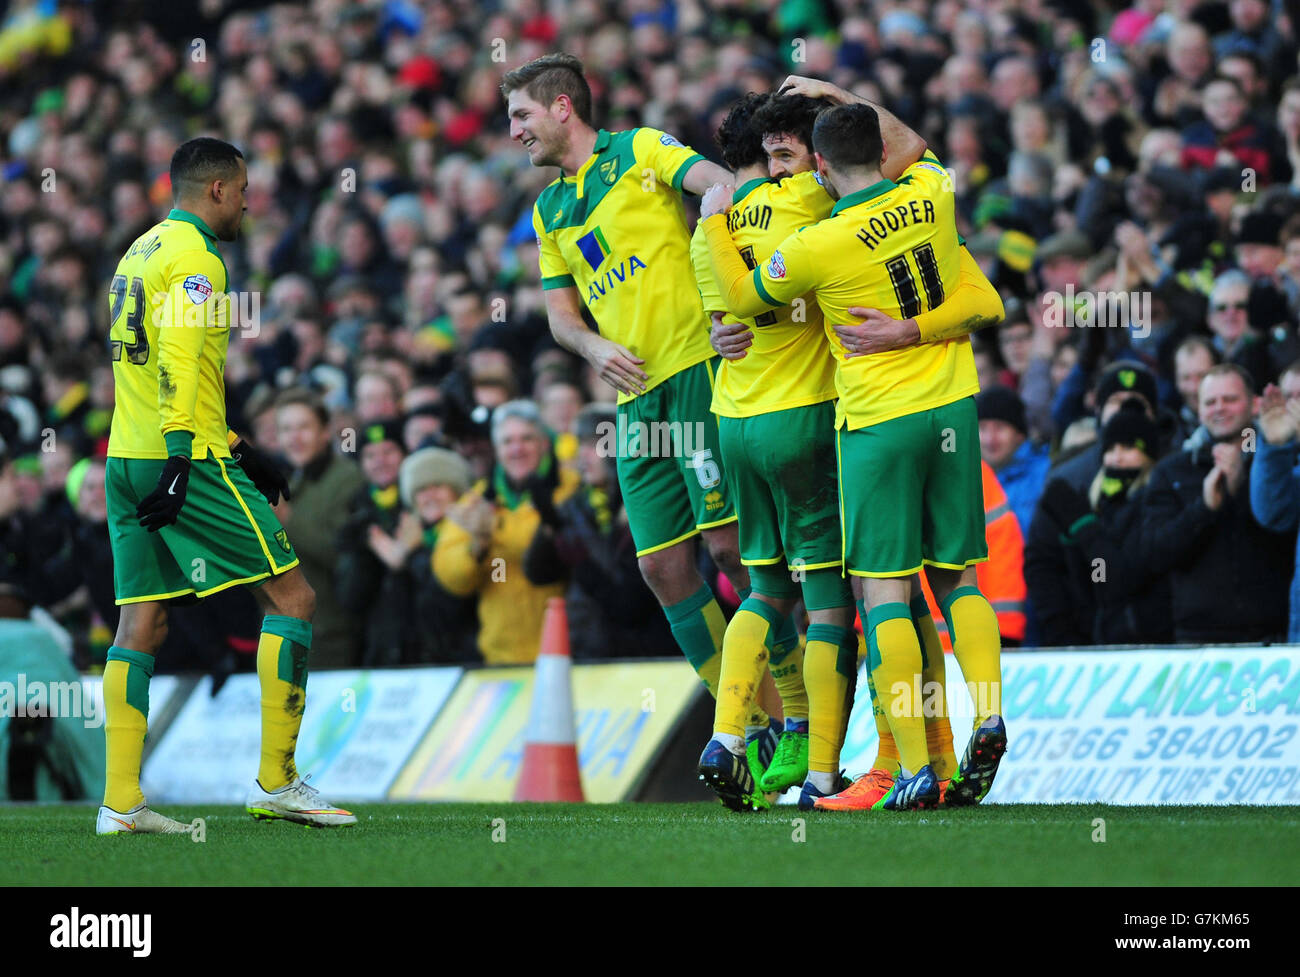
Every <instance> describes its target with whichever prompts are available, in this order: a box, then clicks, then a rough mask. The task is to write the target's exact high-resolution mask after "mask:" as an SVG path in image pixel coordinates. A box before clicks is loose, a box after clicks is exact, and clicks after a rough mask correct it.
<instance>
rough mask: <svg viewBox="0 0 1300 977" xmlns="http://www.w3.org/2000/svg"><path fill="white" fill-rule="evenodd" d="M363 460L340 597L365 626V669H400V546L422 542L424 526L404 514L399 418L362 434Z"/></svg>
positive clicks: (342, 553)
mask: <svg viewBox="0 0 1300 977" xmlns="http://www.w3.org/2000/svg"><path fill="white" fill-rule="evenodd" d="M358 439H359V443H360V447H359V451H358V455H359V457H360V462H361V474H362V475H363V476H364V478H365V484H364V485H363V486H362V487H361V488H360V489H358V490H357V492H356V494H355V495H353V497H352V499H351V500H350V502H349V503H348V516H347V522H346V523H345V524H344V526H343V528H342V529H341V530H340V531H339V536H338V555H337V558H336V565H335V591H334V593H335V596H336V597H337V599H338V602H339V605H340V606H341V607H342V608H343V609H344V610H345V611H346V612H348V613H349V614H351V615H352V616H353V617H354V618H355V619H356V620H357V622H358V623H359V625H360V629H361V634H362V652H361V664H362V666H363V667H365V668H375V667H379V666H383V665H397V664H400V663H401V661H402V658H403V643H404V637H405V632H406V630H407V629H408V622H407V620H406V618H407V617H408V616H409V611H410V606H409V601H410V589H411V588H410V579H409V577H408V576H407V575H406V566H405V563H406V561H405V559H404V557H405V553H402V554H401V556H402V557H403V559H385V556H389V557H393V556H395V555H397V552H398V550H399V549H400V547H399V546H394V545H393V541H394V540H397V541H398V542H399V543H400V544H402V545H403V546H407V545H408V544H409V545H413V542H414V540H416V539H418V538H419V536H420V525H419V520H418V519H417V517H416V516H415V514H414V513H412V512H410V511H409V510H405V509H403V508H402V504H401V493H400V491H399V489H398V485H397V478H398V473H399V472H400V470H401V465H402V459H403V458H405V456H406V449H405V447H404V446H403V442H402V425H401V422H400V421H399V420H397V419H396V418H388V419H385V420H380V421H375V422H373V423H371V424H367V425H365V426H364V427H362V428H361V430H360V431H359V432H358Z"/></svg>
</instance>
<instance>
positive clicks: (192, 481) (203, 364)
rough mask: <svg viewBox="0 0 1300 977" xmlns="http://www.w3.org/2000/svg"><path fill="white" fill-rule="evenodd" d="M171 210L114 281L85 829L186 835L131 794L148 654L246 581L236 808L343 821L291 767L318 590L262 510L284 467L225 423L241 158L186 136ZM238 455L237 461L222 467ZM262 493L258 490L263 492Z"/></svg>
mask: <svg viewBox="0 0 1300 977" xmlns="http://www.w3.org/2000/svg"><path fill="white" fill-rule="evenodd" d="M171 183H172V194H173V198H174V200H175V207H174V209H173V210H172V211H171V213H169V214H168V215H167V218H166V219H165V220H163V221H162V222H160V223H158V224H155V225H154V226H153V227H152V228H150V229H149V230H148V231H146V232H145V233H144V234H142V235H141V236H140V237H139V238H137V239H136V240H135V242H134V243H133V244H132V245H131V247H130V248H129V249H128V250H127V253H126V254H125V256H123V258H122V260H121V261H120V262H119V263H118V266H117V271H116V274H114V276H113V279H112V283H111V284H110V286H109V294H108V303H109V323H110V325H109V351H110V355H111V356H112V359H113V380H114V393H115V398H116V406H115V408H114V411H113V424H112V430H111V433H110V435H109V445H108V462H107V465H106V471H105V495H106V496H107V503H108V523H109V535H110V540H111V544H112V549H113V577H114V580H113V586H114V591H115V593H116V597H117V603H118V604H119V605H121V607H122V616H121V621H120V623H119V624H118V628H117V635H116V637H115V638H114V643H113V647H112V648H110V649H109V652H108V660H107V663H106V664H105V666H104V708H105V723H104V735H105V741H106V751H107V770H106V777H105V785H104V803H103V806H102V807H100V809H99V816H98V820H97V822H96V828H95V830H96V833H97V834H101V835H110V834H182V833H186V832H188V831H189V826H188V825H185V824H183V823H181V822H178V821H174V820H172V819H171V818H167V817H164V816H162V815H161V814H158V813H156V812H154V811H151V810H150V809H149V808H148V806H147V805H146V804H145V798H144V795H143V794H142V793H141V791H140V759H141V754H142V752H143V749H144V737H145V732H146V729H147V725H148V715H149V679H150V677H151V676H152V675H153V670H154V655H155V654H156V653H157V651H158V648H159V646H160V645H161V644H162V641H163V638H164V637H165V635H166V633H167V602H168V601H170V600H176V599H189V600H194V599H197V598H201V597H204V596H206V595H207V594H212V593H216V592H217V591H219V590H225V589H226V588H228V587H233V586H235V585H237V584H249V585H252V586H253V587H254V588H255V589H254V590H253V593H254V595H255V596H256V598H257V600H258V603H259V604H261V606H262V608H263V609H264V610H265V611H266V616H265V617H264V618H263V621H262V633H261V637H260V639H259V641H258V647H257V672H258V677H259V679H260V682H261V688H262V755H261V765H260V768H259V770H258V775H257V779H256V780H255V782H254V785H253V788H252V790H251V791H250V793H249V796H248V802H247V809H248V811H249V813H250V814H252V815H253V816H254V817H256V818H283V819H285V820H290V821H296V822H299V823H302V824H312V825H317V826H320V827H327V826H334V825H344V824H354V823H356V818H355V817H353V815H352V814H350V813H349V812H347V811H344V810H341V809H339V808H335V807H331V806H330V805H328V804H325V803H323V802H322V800H321V799H320V797H319V795H318V794H317V792H316V790H315V789H314V788H312V787H310V786H308V785H307V784H306V783H305V782H304V781H303V779H302V778H301V777H299V776H298V772H297V770H296V768H295V766H294V744H295V741H296V740H297V737H298V728H299V725H300V723H301V721H302V714H303V705H304V696H305V688H306V683H307V655H308V650H309V649H310V647H311V618H312V612H313V610H314V607H315V599H316V595H315V594H314V592H313V591H312V588H311V587H310V585H308V583H307V581H306V578H304V577H303V575H302V572H301V571H300V570H299V569H297V566H298V558H297V556H296V555H295V554H294V551H293V546H292V544H291V543H290V542H289V540H288V537H287V536H286V534H285V532H284V529H283V528H282V527H281V526H280V523H279V521H278V520H277V519H276V517H275V513H274V512H273V511H272V509H271V505H270V504H268V503H271V504H273V503H275V502H278V501H279V498H280V496H281V495H284V496H285V497H286V498H287V497H288V484H287V483H286V481H285V478H284V476H283V475H282V474H281V473H280V472H278V471H277V470H276V469H275V467H274V465H273V464H272V463H271V462H270V461H269V460H268V459H267V458H265V456H263V455H261V454H260V453H259V452H257V451H255V450H254V449H253V448H252V446H251V445H249V444H247V442H244V441H241V440H240V439H239V438H238V436H236V435H235V434H234V433H233V432H232V431H230V430H229V429H228V428H227V426H226V405H225V382H224V379H223V376H222V374H223V370H224V367H225V360H226V347H227V343H228V341H229V335H230V328H231V326H232V325H233V323H232V321H231V318H230V315H231V309H232V305H231V302H230V297H229V295H228V290H229V287H230V282H229V276H228V275H227V272H226V265H225V262H224V261H223V260H222V257H221V252H220V250H218V248H217V241H233V240H235V237H236V235H237V234H238V232H239V224H240V221H241V219H242V218H243V215H244V209H245V204H244V191H245V189H246V188H247V186H248V172H247V168H246V167H245V165H244V159H243V156H242V154H241V153H240V152H239V150H237V149H236V148H235V147H234V146H231V145H230V144H229V143H224V142H221V141H220V140H217V139H209V138H201V139H192V140H190V141H189V142H187V143H185V144H184V145H182V146H181V147H180V148H179V149H177V150H176V153H175V155H174V156H173V157H172V162H171ZM232 462H233V464H232ZM264 496H265V497H264Z"/></svg>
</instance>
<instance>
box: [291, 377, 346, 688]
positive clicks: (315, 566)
mask: <svg viewBox="0 0 1300 977" xmlns="http://www.w3.org/2000/svg"><path fill="white" fill-rule="evenodd" d="M275 421H276V429H277V433H278V441H279V445H280V450H281V451H282V452H283V453H284V456H285V458H286V459H287V460H288V462H289V464H290V465H291V466H292V468H291V471H290V475H289V495H290V496H291V498H292V501H286V500H283V499H282V500H281V502H280V504H279V505H278V506H276V515H278V516H279V517H280V523H281V525H283V526H284V528H285V530H286V531H287V532H288V534H289V539H291V540H293V547H294V550H295V551H296V552H297V553H298V560H299V565H300V566H301V567H302V572H303V575H304V576H306V578H307V582H308V583H309V584H311V586H312V589H313V590H315V591H316V593H318V594H327V595H333V594H335V593H337V590H338V588H337V580H336V567H337V561H338V536H339V531H340V530H341V529H342V528H343V525H344V523H345V522H346V521H347V518H348V507H347V504H346V500H348V499H351V498H352V497H353V496H355V495H356V494H357V492H358V491H359V490H360V489H361V487H362V486H363V485H364V484H365V476H363V475H362V474H361V471H360V470H359V469H358V468H357V465H356V462H354V461H352V460H351V459H349V458H345V457H343V456H342V455H340V454H337V453H336V452H335V451H334V450H333V447H332V444H331V442H332V440H333V435H332V434H331V432H330V415H329V411H327V410H326V409H325V405H324V404H322V403H321V402H320V399H319V398H317V397H316V395H315V394H313V393H312V392H311V391H309V390H301V389H297V390H294V389H291V390H286V391H285V392H284V393H282V394H281V395H280V396H279V398H278V399H277V400H276V407H275ZM360 661H361V632H360V628H359V626H358V623H357V621H356V619H355V618H354V617H353V616H352V615H351V614H350V613H349V612H348V611H346V610H345V609H344V608H343V607H342V605H341V604H340V603H339V602H338V601H337V600H325V599H323V600H319V601H317V606H316V614H315V616H314V617H313V618H312V646H311V666H312V668H355V667H356V666H357V665H358V664H360Z"/></svg>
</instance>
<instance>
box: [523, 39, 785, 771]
mask: <svg viewBox="0 0 1300 977" xmlns="http://www.w3.org/2000/svg"><path fill="white" fill-rule="evenodd" d="M501 91H502V94H503V95H504V96H505V98H506V107H507V112H508V115H509V118H510V135H511V138H512V139H515V140H517V141H518V142H519V143H520V144H521V145H522V146H523V147H524V148H525V149H526V150H527V152H528V159H529V162H531V163H532V165H534V166H542V167H551V166H554V167H559V170H560V175H559V177H558V178H557V179H556V180H555V182H553V183H552V184H551V185H550V186H548V187H547V188H546V189H545V190H543V191H542V193H541V194H540V196H539V197H538V199H537V202H536V205H535V206H534V208H533V228H534V230H535V231H536V233H537V241H538V246H539V249H540V254H539V262H540V265H541V275H542V288H543V289H544V290H545V294H546V309H547V316H548V318H549V320H550V326H551V333H552V335H553V336H554V337H555V339H556V341H557V342H559V344H560V345H561V346H563V347H565V348H566V349H568V350H571V351H572V352H574V353H577V354H578V355H580V356H582V357H583V358H584V359H586V360H587V361H588V362H589V363H590V364H591V365H592V367H593V368H594V369H595V370H596V372H597V373H598V374H599V375H600V377H601V379H603V380H605V381H606V382H607V383H609V384H610V385H612V386H613V387H615V388H616V389H617V390H618V392H619V397H618V399H619V404H618V420H617V425H616V428H617V441H618V456H617V470H618V480H619V488H620V490H621V491H622V494H623V499H624V502H625V504H626V507H627V514H628V523H629V526H630V528H631V531H632V537H633V540H634V541H635V543H636V548H637V557H638V561H639V563H640V566H641V572H642V575H643V576H644V577H645V580H646V583H647V584H649V586H650V589H651V590H652V591H654V594H655V596H656V597H657V598H658V600H659V603H660V605H662V607H663V608H664V613H665V615H666V616H667V618H668V622H669V624H670V626H671V628H672V632H673V636H674V637H675V638H676V640H677V643H678V644H679V645H680V647H681V649H682V651H683V652H684V653H685V655H686V659H687V661H689V662H690V663H691V665H692V667H693V668H694V669H695V671H696V673H697V674H698V675H699V676H700V678H701V679H702V680H703V682H704V684H705V685H706V686H707V687H708V689H709V691H710V692H711V693H713V694H714V695H716V694H717V688H718V675H719V672H720V669H721V658H722V654H721V652H722V635H723V631H724V629H725V626H726V622H725V619H724V618H723V615H722V611H721V609H720V608H719V607H718V605H717V602H716V601H715V600H714V598H713V593H712V591H711V590H710V588H709V586H708V584H707V583H705V581H704V580H703V578H702V577H701V576H700V574H699V571H698V570H697V569H696V565H695V542H694V538H693V537H696V536H702V538H703V541H704V543H705V545H706V546H707V547H708V549H709V553H710V555H711V556H712V557H713V560H714V562H715V563H717V565H718V566H719V567H720V568H721V569H722V571H723V572H724V573H726V574H727V576H728V578H729V579H730V580H731V582H732V584H733V585H734V586H735V587H736V590H737V592H738V593H740V594H741V595H742V597H743V596H746V595H747V594H748V591H749V575H748V573H747V572H746V570H745V568H744V566H742V565H741V563H740V557H739V552H738V548H737V541H736V526H735V519H736V517H735V513H734V510H733V507H732V502H731V498H730V495H729V491H728V487H727V482H726V479H725V474H724V472H723V470H722V467H721V464H720V461H721V458H720V451H719V448H718V426H717V421H716V419H715V418H714V417H713V415H712V414H711V413H710V412H709V403H710V400H711V398H712V392H713V382H714V374H715V372H716V369H717V362H718V359H717V355H716V354H715V353H714V351H713V349H712V348H711V347H710V345H709V318H708V316H707V315H706V314H705V312H704V308H703V306H702V305H701V303H700V295H699V292H698V291H697V290H696V288H695V277H694V274H693V273H692V270H691V260H690V233H689V232H688V230H687V227H686V219H685V214H684V211H683V208H682V201H681V192H682V190H687V191H690V192H691V193H702V192H703V191H704V189H705V187H707V186H709V185H710V184H712V183H715V182H717V181H718V180H720V179H729V178H730V174H729V173H727V171H726V170H724V169H722V168H721V167H720V166H717V165H716V164H714V163H710V162H708V161H707V160H705V159H704V158H703V157H702V156H700V155H699V154H698V153H695V152H693V151H692V150H690V149H688V148H687V147H685V146H682V145H681V143H679V142H678V141H677V140H676V139H674V138H673V137H672V136H670V135H668V134H667V133H663V132H659V131H658V130H655V129H648V128H641V129H633V130H630V131H627V132H613V133H611V132H607V131H605V130H603V129H600V130H597V129H596V128H594V127H593V125H592V117H591V91H590V88H589V87H588V85H587V81H586V79H585V77H584V76H583V70H582V64H581V62H579V61H578V59H576V58H574V57H572V56H570V55H566V54H552V55H547V56H546V57H543V58H538V59H536V60H534V61H531V62H529V63H528V64H525V65H523V66H522V67H520V68H517V69H515V70H513V71H511V72H509V73H507V74H506V76H505V78H504V79H503V81H502V85H501ZM584 305H585V306H586V308H587V309H588V310H589V311H590V313H591V315H592V317H593V318H594V319H595V321H596V324H597V326H598V327H599V330H600V331H599V332H594V331H592V330H591V329H590V328H588V326H587V325H586V323H585V322H584V321H583V318H582V310H583V306H584ZM755 719H756V720H761V723H762V728H764V729H766V728H767V716H766V714H764V713H762V712H761V711H759V712H758V714H757V715H756V716H755ZM775 745H776V737H775V734H774V733H773V734H771V735H770V737H768V746H767V757H766V758H765V759H764V766H765V765H766V759H770V756H771V751H772V750H773V749H774V748H775Z"/></svg>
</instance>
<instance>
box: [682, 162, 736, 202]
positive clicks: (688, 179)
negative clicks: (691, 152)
mask: <svg viewBox="0 0 1300 977" xmlns="http://www.w3.org/2000/svg"><path fill="white" fill-rule="evenodd" d="M730 182H731V171H730V170H725V169H723V168H722V167H721V166H719V165H718V164H717V163H710V162H709V161H708V160H707V159H701V160H697V161H696V162H695V163H694V164H692V166H691V168H690V169H689V170H687V171H686V176H685V177H684V178H683V179H682V189H683V190H686V191H688V192H690V193H693V194H696V195H697V196H698V195H700V194H703V193H704V192H705V191H706V190H708V189H709V187H711V186H713V185H714V184H717V183H730Z"/></svg>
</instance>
